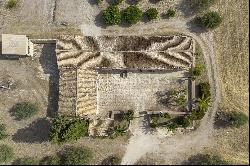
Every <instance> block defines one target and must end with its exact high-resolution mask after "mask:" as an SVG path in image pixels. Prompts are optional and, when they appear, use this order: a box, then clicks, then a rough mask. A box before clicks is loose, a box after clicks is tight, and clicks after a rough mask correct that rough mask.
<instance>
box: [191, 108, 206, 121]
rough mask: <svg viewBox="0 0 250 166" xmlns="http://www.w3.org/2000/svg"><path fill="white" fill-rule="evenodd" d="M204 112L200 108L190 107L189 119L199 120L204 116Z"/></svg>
mask: <svg viewBox="0 0 250 166" xmlns="http://www.w3.org/2000/svg"><path fill="white" fill-rule="evenodd" d="M205 114H206V112H205V111H204V110H200V109H192V111H191V114H190V115H189V119H190V120H201V119H202V118H203V117H204V116H205Z"/></svg>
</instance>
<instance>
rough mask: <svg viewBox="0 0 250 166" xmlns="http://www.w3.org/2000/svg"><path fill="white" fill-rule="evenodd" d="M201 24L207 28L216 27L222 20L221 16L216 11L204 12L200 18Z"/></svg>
mask: <svg viewBox="0 0 250 166" xmlns="http://www.w3.org/2000/svg"><path fill="white" fill-rule="evenodd" d="M200 20H201V24H202V25H203V26H204V27H205V28H207V29H214V28H216V27H218V26H219V25H220V24H221V22H222V17H221V16H220V14H219V13H217V12H214V11H212V12H208V13H206V14H204V15H203V16H202V17H201V18H200Z"/></svg>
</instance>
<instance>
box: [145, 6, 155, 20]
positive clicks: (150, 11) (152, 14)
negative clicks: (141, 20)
mask: <svg viewBox="0 0 250 166" xmlns="http://www.w3.org/2000/svg"><path fill="white" fill-rule="evenodd" d="M146 16H147V18H148V20H154V19H156V18H157V17H158V11H157V10H156V9H155V8H150V9H148V10H147V11H146Z"/></svg>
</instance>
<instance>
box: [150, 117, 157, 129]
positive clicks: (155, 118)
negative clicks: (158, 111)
mask: <svg viewBox="0 0 250 166" xmlns="http://www.w3.org/2000/svg"><path fill="white" fill-rule="evenodd" d="M157 125H158V117H155V116H154V117H152V120H151V123H150V127H152V128H156V127H157Z"/></svg>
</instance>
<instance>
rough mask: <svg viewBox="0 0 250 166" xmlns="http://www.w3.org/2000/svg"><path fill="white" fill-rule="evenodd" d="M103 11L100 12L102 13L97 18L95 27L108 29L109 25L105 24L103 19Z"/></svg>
mask: <svg viewBox="0 0 250 166" xmlns="http://www.w3.org/2000/svg"><path fill="white" fill-rule="evenodd" d="M102 15H103V11H100V13H99V14H98V15H97V16H96V17H95V25H96V26H97V27H101V28H104V29H105V28H107V25H106V24H105V22H104V20H103V19H102Z"/></svg>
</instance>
